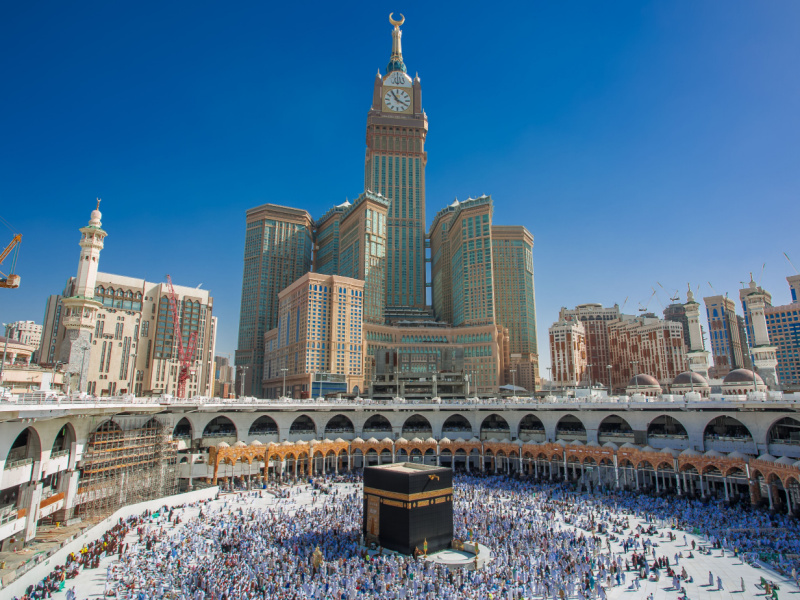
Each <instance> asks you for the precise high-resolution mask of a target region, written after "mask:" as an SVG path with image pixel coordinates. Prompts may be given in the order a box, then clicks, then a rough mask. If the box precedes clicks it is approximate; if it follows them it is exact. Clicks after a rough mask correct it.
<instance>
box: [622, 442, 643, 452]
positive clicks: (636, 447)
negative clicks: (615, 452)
mask: <svg viewBox="0 0 800 600" xmlns="http://www.w3.org/2000/svg"><path fill="white" fill-rule="evenodd" d="M620 448H627V449H631V450H638V449H639V446H637V445H636V444H631V443H630V442H625V443H624V444H622V446H620Z"/></svg>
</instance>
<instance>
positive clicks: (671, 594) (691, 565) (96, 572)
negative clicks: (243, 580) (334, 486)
mask: <svg viewBox="0 0 800 600" xmlns="http://www.w3.org/2000/svg"><path fill="white" fill-rule="evenodd" d="M339 487H346V488H347V489H348V490H350V491H352V490H353V489H355V488H354V486H353V485H351V484H339ZM234 498H235V496H223V497H222V498H220V499H219V500H217V501H215V502H213V503H212V505H213V506H214V508H215V509H218V508H223V507H226V506H227V507H229V508H234V507H236V506H238V504H237V502H236V500H235V499H234ZM311 501H312V498H311V494H309V493H308V492H302V493H299V494H297V495H295V496H293V498H292V499H291V500H290V501H287V500H279V502H282V503H286V502H291V503H292V504H294V505H298V506H299V505H305V504H310V503H311ZM247 502H248V505H249V506H251V507H259V508H266V507H268V506H271V505H273V504H275V502H276V499H275V498H274V497H273V496H272V495H269V494H265V497H264V498H257V499H248V500H247ZM181 510H183V514H182V517H181V518H182V520H184V521H185V520H186V519H188V518H190V517H192V516H195V515H196V514H197V513H198V509H196V508H190V509H181ZM637 522H641V521H638V520H636V519H633V518H631V524H632V525H633V526H634V527H635V524H636V523H637ZM133 536H134V534H130V536H129V541H132V540H133ZM686 537H687V541H688V544H689V548H687V547H686V546H684V542H683V532H678V535H677V538H678V539H677V540H676V541H675V542H670V541H668V540H666V538H664V539H658V538H657V536H656V537H654V538H651V539H653V540H654V541H656V542H657V543H658V544H659V547H658V548H656V552H657V554H658V556H668V557H669V560H670V565H674V555H675V554H676V553H678V552H683V554H684V556H685V555H686V554H687V553H688V550H691V542H692V540H694V541H695V542H696V543H697V544H703V540H702V538H701V537H699V536H693V535H690V534H686ZM612 551H613V552H614V553H617V552H621V546H620V545H619V544H616V543H612ZM694 556H695V558H692V559H683V560H681V561H680V563H679V565H678V567H679V568H680V567H685V568H686V571H687V572H688V574H689V575H691V576H692V577H693V578H694V581H693V583H689V584H684V587H685V589H686V593H687V595H688V597H689V598H690V600H705V599H714V600H729V599H731V600H744V599H749V598H758V597H759V596H760V597H762V598H763V597H764V590H763V589H761V587H760V586H757V584H758V583H759V582H760V579H761V577H764V578H766V579H768V580H772V581H775V582H777V583H778V584H779V585H780V591H779V592H778V597H779V598H781V599H787V598H788V599H791V598H797V600H800V589H798V587H797V585H795V584H794V583H793V582H791V581H789V580H788V579H786V578H784V577H781V576H779V575H778V574H777V573H775V572H774V571H771V570H768V569H765V568H760V569H759V568H755V567H753V566H750V565H748V564H743V563H742V562H741V561H740V560H739V559H738V558H734V557H733V556H732V555H731V553H730V552H725V553H724V556H723V553H722V552H721V551H720V550H714V551H712V553H711V555H705V554H700V553H699V552H697V551H695V552H694ZM116 562H117V560H116V557H109V558H106V559H104V560H103V561H101V564H100V568H99V569H90V570H85V571H81V573H80V575H79V576H78V577H77V578H75V579H72V580H68V581H67V584H68V585H67V587H65V589H64V591H62V592H59V593H56V594H54V595H53V598H55V599H62V598H65V597H66V590H67V589H68V588H70V587H72V586H74V587H75V591H76V593H77V595H78V599H79V600H84V599H94V598H102V597H103V591H104V587H105V579H106V567H107V566H108V565H113V564H116ZM709 571H711V573H712V574H713V576H714V585H713V586H708V573H709ZM632 575H633V573H632V572H629V573H626V577H627V584H626V585H624V586H618V587H612V588H611V589H609V590H608V598H609V599H610V600H618V599H624V600H636V599H639V598H641V599H646V598H648V596H649V595H650V594H653V599H654V600H665V599H669V600H677V598H678V595H679V594H678V592H677V591H676V590H674V589H672V580H671V579H670V578H668V577H663V576H662V578H661V580H660V581H658V582H655V581H647V580H640V588H639V590H638V591H636V590H630V589H628V585H629V584H630V582H631V579H632ZM662 575H663V571H662ZM717 576H719V577H721V578H722V584H723V589H721V590H720V589H718V588H717V585H716V581H717ZM741 579H744V582H745V591H744V592H741V591H740V589H741ZM31 583H33V582H31ZM0 595H1V594H0Z"/></svg>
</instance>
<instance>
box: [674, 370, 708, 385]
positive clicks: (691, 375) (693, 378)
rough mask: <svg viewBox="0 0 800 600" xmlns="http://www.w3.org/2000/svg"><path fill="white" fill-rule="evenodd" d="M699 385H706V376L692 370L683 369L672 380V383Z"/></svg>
mask: <svg viewBox="0 0 800 600" xmlns="http://www.w3.org/2000/svg"><path fill="white" fill-rule="evenodd" d="M692 384H694V385H700V386H707V385H708V381H706V378H705V377H703V376H702V375H700V373H695V372H694V371H684V372H683V373H681V374H680V375H678V376H677V377H676V378H675V379H673V380H672V385H692Z"/></svg>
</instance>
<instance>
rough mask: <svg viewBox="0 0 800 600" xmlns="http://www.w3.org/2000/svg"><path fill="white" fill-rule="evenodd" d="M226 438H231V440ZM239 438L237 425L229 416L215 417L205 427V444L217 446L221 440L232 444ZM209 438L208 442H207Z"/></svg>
mask: <svg viewBox="0 0 800 600" xmlns="http://www.w3.org/2000/svg"><path fill="white" fill-rule="evenodd" d="M225 438H230V440H228V439H225ZM237 438H238V433H237V431H236V425H234V424H233V421H231V420H230V419H229V418H228V417H224V416H219V417H214V418H213V419H212V420H211V421H210V422H209V423H208V425H206V426H205V429H203V445H204V446H212V445H213V446H216V445H217V444H219V443H220V442H225V443H227V444H232V443H235V442H236V441H237ZM207 439H208V440H209V441H208V442H206V440H207ZM231 440H232V441H231Z"/></svg>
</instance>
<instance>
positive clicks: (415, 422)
mask: <svg viewBox="0 0 800 600" xmlns="http://www.w3.org/2000/svg"><path fill="white" fill-rule="evenodd" d="M105 423H109V422H108V421H106V422H105ZM105 423H104V424H101V425H100V427H99V428H98V430H99V429H100V428H102V427H103V426H105ZM392 432H393V428H392V424H391V423H390V421H389V419H388V418H387V417H385V416H384V415H381V414H374V415H372V416H370V417H369V418H368V419H367V420H366V422H365V423H364V425H363V427H362V431H361V435H363V436H364V437H376V438H379V439H382V438H385V437H392ZM172 434H173V438H174V439H176V440H179V441H180V440H184V441H186V442H187V444H186V445H187V446H188V445H189V443H191V440H192V439H193V438H195V436H196V434H195V432H194V431H193V427H192V424H191V423H190V421H189V420H188V419H186V418H185V417H184V418H181V419H180V420H179V421H178V423H177V424H176V425H175V427H174V429H173V432H172ZM354 434H355V426H354V424H353V421H352V420H351V419H350V418H349V417H348V416H346V415H344V414H336V415H333V416H332V417H331V418H329V419H328V421H327V423H326V424H325V426H324V427H323V428H320V427H318V426H317V424H316V423H315V421H314V420H313V419H312V418H311V417H310V416H309V415H306V414H301V415H298V416H297V417H296V418H295V419H294V420H293V421H292V423H291V426H290V427H289V430H288V432H286V433H284V432H282V431H281V428H280V427H279V425H278V423H277V422H276V421H275V419H273V418H272V417H270V416H269V415H262V416H260V417H258V418H257V419H256V420H255V421H253V423H252V424H251V425H250V427H249V429H248V431H247V435H248V436H250V437H255V438H262V439H263V441H265V442H268V441H278V440H279V439H281V436H283V437H284V438H285V437H287V436H292V437H297V436H310V437H326V438H337V437H348V436H353V435H354ZM433 434H434V430H433V427H432V424H431V422H430V421H429V420H428V419H427V418H426V417H425V416H423V415H421V414H413V415H411V416H409V417H408V418H407V419H405V421H404V423H403V425H402V429H401V435H402V437H404V438H407V439H412V438H420V439H427V438H430V437H433ZM555 434H556V437H555V440H563V441H566V442H571V441H575V440H577V441H583V442H585V441H586V437H587V434H586V428H585V426H584V424H583V422H582V421H581V419H580V418H579V417H577V416H576V415H572V414H567V415H564V416H563V417H561V419H559V421H558V423H557V425H556V429H555ZM201 437H202V438H207V440H208V442H207V443H208V445H215V443H216V442H215V440H216V439H219V440H220V441H223V440H225V439H226V438H232V439H233V441H236V440H238V439H239V438H240V437H243V436H242V435H241V432H239V431H238V428H237V427H236V425H235V424H234V423H233V421H232V420H231V419H230V418H228V417H226V416H224V415H219V416H217V417H215V418H214V419H212V420H211V421H210V422H209V423H208V424H207V425H206V426H205V427H204V429H203V432H202V436H201ZM441 437H447V438H452V439H456V438H463V439H473V438H479V439H480V440H481V441H487V440H491V439H497V440H503V439H509V440H510V439H519V440H521V441H522V442H544V441H547V440H546V439H545V437H546V436H545V426H544V424H543V422H542V420H541V419H539V418H538V417H537V416H536V415H534V414H528V415H525V416H524V417H523V418H522V420H521V421H520V423H519V426H518V428H516V431H512V429H511V427H510V425H509V423H508V421H507V420H506V419H505V418H504V417H503V416H502V415H500V414H497V413H492V414H489V415H488V416H486V417H485V418H484V419H483V420H482V422H481V425H480V428H479V430H478V431H475V430H474V429H473V425H472V424H471V423H470V421H469V420H468V419H467V418H466V417H465V416H463V415H461V414H458V413H456V414H453V415H451V416H449V417H448V418H447V419H446V420H445V422H444V423H443V425H442V427H441ZM688 437H689V436H688V433H687V431H686V428H685V427H684V426H683V424H682V423H681V422H680V421H679V420H678V419H676V418H675V417H673V416H671V415H666V414H662V415H659V416H657V417H655V418H654V419H652V420H651V421H650V423H649V424H648V427H647V440H646V443H647V444H649V445H651V446H653V447H655V448H659V447H674V448H676V449H683V448H681V443H683V444H684V448H685V447H688ZM703 438H704V441H705V442H706V443H707V444H708V445H709V446H711V447H712V449H713V444H714V443H715V442H719V443H723V444H724V443H731V442H733V443H736V442H739V443H744V444H752V445H753V447H754V444H753V436H752V434H751V432H750V430H749V429H748V428H747V427H746V426H745V425H744V424H743V423H742V422H741V421H739V420H738V419H736V418H735V417H732V416H728V415H724V416H718V417H715V418H713V419H712V420H710V421H709V423H708V424H707V425H706V427H705V429H704V434H703ZM75 441H76V433H75V429H74V428H73V426H72V424H70V423H66V424H65V425H63V427H62V428H61V429H60V430H59V432H58V434H57V435H56V437H55V439H54V441H53V444H52V447H51V448H50V458H56V457H58V456H60V455H62V454H64V453H68V452H69V449H70V447H71V445H72V443H73V442H75ZM598 441H599V442H600V443H601V444H603V443H606V442H614V443H617V444H620V443H625V442H633V441H634V432H633V429H632V428H631V426H630V424H629V423H628V421H627V420H626V419H625V418H624V417H621V416H619V415H616V414H612V415H609V416H607V417H605V418H604V419H603V420H602V421H601V423H600V425H599V427H598ZM767 443H768V444H786V445H792V446H798V445H800V420H798V419H795V418H793V417H783V418H781V419H779V420H778V421H777V422H775V423H774V424H773V425H772V426H771V427H770V429H769V432H768V439H767ZM43 450H45V449H44V448H42V444H41V441H40V437H39V435H38V433H37V431H36V429H35V428H34V427H32V426H31V427H27V428H26V429H24V430H22V432H20V433H19V434H18V435H17V437H16V439H15V440H14V442H13V444H12V445H11V448H10V449H9V451H8V453H7V455H6V457H5V468H6V469H9V468H13V467H14V466H19V465H20V464H22V463H24V462H30V461H34V460H39V459H40V457H41V454H42V452H43ZM723 450H724V449H723Z"/></svg>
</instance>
